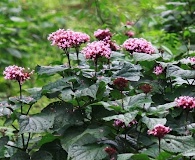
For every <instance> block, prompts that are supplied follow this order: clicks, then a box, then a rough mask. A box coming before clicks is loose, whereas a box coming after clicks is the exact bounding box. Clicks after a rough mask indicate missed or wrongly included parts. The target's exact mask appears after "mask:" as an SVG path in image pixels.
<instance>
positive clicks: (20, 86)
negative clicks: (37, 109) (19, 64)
mask: <svg viewBox="0 0 195 160" xmlns="http://www.w3.org/2000/svg"><path fill="white" fill-rule="evenodd" d="M18 84H19V88H20V101H21V100H22V85H21V83H20V81H18ZM20 108H21V114H23V108H22V102H21V106H20Z"/></svg>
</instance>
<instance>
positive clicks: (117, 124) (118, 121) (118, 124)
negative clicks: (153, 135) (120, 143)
mask: <svg viewBox="0 0 195 160" xmlns="http://www.w3.org/2000/svg"><path fill="white" fill-rule="evenodd" d="M134 124H137V121H136V120H133V121H131V122H129V124H128V126H126V125H125V123H124V122H123V121H121V120H120V119H115V120H114V124H113V126H115V127H121V128H125V127H131V126H132V125H134Z"/></svg>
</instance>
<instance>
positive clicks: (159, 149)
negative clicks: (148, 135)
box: [158, 138, 161, 154]
mask: <svg viewBox="0 0 195 160" xmlns="http://www.w3.org/2000/svg"><path fill="white" fill-rule="evenodd" d="M160 147H161V146H160V138H158V152H159V154H160Z"/></svg>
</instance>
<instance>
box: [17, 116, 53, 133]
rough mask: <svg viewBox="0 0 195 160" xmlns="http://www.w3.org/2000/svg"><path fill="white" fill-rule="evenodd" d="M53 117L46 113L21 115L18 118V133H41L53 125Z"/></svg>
mask: <svg viewBox="0 0 195 160" xmlns="http://www.w3.org/2000/svg"><path fill="white" fill-rule="evenodd" d="M53 122H54V118H53V117H50V116H48V115H47V114H43V113H40V114H36V115H33V116H25V115H21V116H20V119H19V124H20V133H41V132H45V131H47V130H49V129H50V128H51V127H52V126H53Z"/></svg>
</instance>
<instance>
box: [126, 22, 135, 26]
mask: <svg viewBox="0 0 195 160" xmlns="http://www.w3.org/2000/svg"><path fill="white" fill-rule="evenodd" d="M126 25H128V26H133V25H134V22H132V21H127V22H126Z"/></svg>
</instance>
